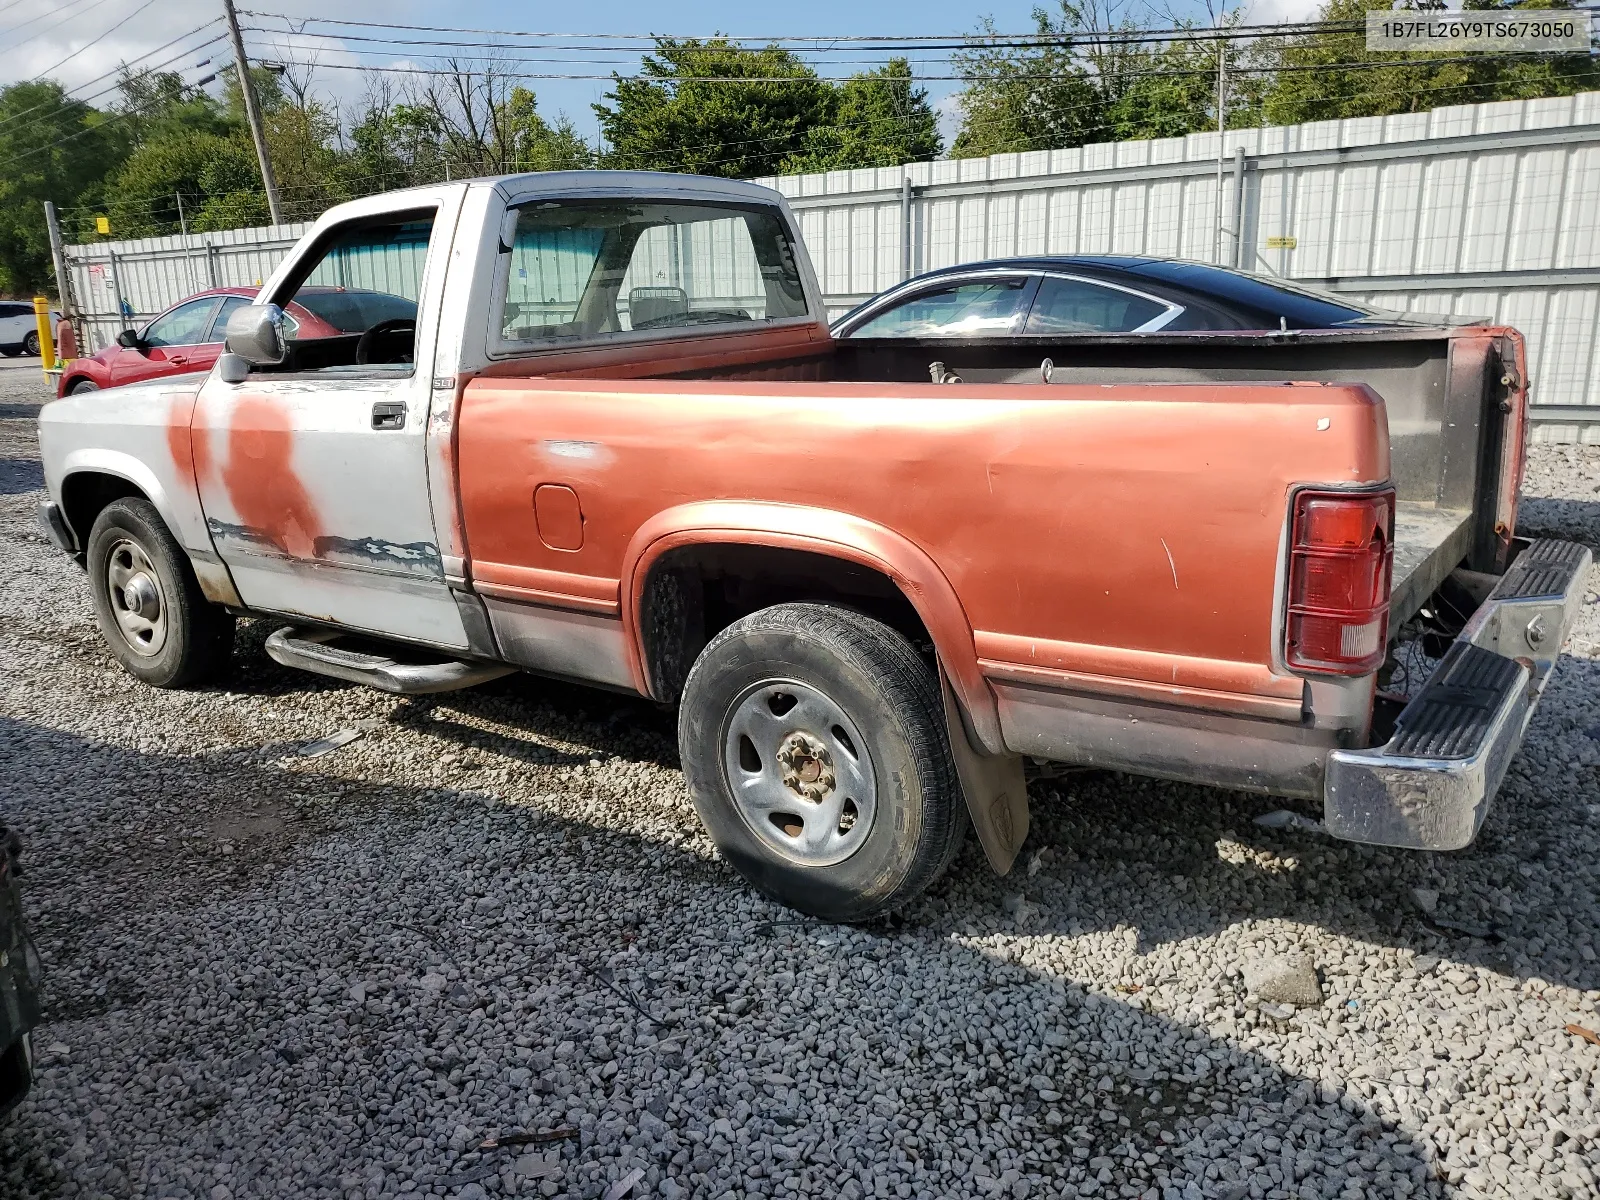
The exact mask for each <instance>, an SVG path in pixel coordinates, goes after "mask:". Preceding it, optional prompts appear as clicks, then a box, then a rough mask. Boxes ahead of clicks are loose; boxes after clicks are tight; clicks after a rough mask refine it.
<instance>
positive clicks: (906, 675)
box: [678, 604, 967, 921]
mask: <svg viewBox="0 0 1600 1200" xmlns="http://www.w3.org/2000/svg"><path fill="white" fill-rule="evenodd" d="M946 738H947V734H946V731H945V724H944V711H943V707H942V702H941V699H940V695H939V682H938V677H937V675H936V673H935V672H934V671H933V670H932V668H930V667H929V666H928V664H926V663H925V662H924V661H923V660H922V659H921V658H920V657H918V655H917V653H916V651H915V650H913V649H912V648H911V644H910V643H909V642H907V641H906V639H905V638H904V637H902V636H901V635H900V634H899V633H897V632H896V631H895V630H893V629H891V628H889V626H887V625H884V624H883V623H882V622H879V621H876V620H873V619H871V618H870V617H864V616H861V615H859V614H857V613H853V612H849V611H846V610H844V609H839V608H834V607H831V606H828V605H822V604H781V605H777V606H775V607H773V608H767V609H763V610H761V611H760V612H757V613H752V614H751V615H750V616H748V617H745V618H743V619H741V620H739V621H736V622H734V623H733V624H732V625H730V626H728V628H726V629H724V630H723V631H722V632H721V633H719V634H718V635H717V636H716V637H715V638H713V639H712V640H711V642H710V644H709V645H708V646H706V648H705V650H704V651H702V652H701V654H700V657H699V658H698V659H697V660H696V661H695V664H694V667H693V669H692V670H691V671H690V673H689V678H688V681H687V682H686V683H685V685H684V692H683V702H682V707H681V708H680V710H679V718H678V745H679V750H680V753H681V756H682V759H683V770H684V776H685V778H686V780H687V781H688V784H689V791H690V794H691V795H692V797H693V799H694V804H695V808H696V810H697V811H698V812H699V814H700V819H701V820H702V821H703V822H704V823H705V826H706V829H707V830H708V831H709V832H710V834H711V837H712V839H713V840H714V841H715V842H716V843H717V848H718V849H719V850H721V852H722V854H723V856H724V857H726V858H727V860H728V861H729V862H730V863H731V864H732V865H733V867H734V868H735V869H736V870H737V871H738V872H739V873H740V874H741V875H743V876H744V877H745V878H746V879H747V880H749V881H750V883H751V884H752V885H754V886H755V887H756V888H757V889H758V890H759V891H761V892H763V893H765V894H766V895H768V896H770V897H772V898H773V899H774V900H777V901H779V902H780V903H782V904H786V905H788V906H789V907H791V908H796V909H799V910H800V911H802V912H806V913H810V914H812V915H814V916H818V917H822V918H825V919H827V920H831V921H861V920H866V919H868V918H870V917H874V916H877V915H879V914H881V913H885V912H889V911H892V910H893V909H896V908H899V907H902V906H903V905H905V904H907V903H909V902H910V901H911V900H913V899H915V898H916V896H917V895H919V894H920V893H921V892H922V891H923V889H924V888H926V887H927V886H928V885H929V884H930V883H932V882H933V881H934V879H936V878H937V877H938V876H939V874H940V872H942V871H943V870H944V868H945V866H946V865H947V864H948V863H949V862H950V860H951V859H952V858H953V857H954V856H955V852H956V850H957V849H958V848H959V846H960V842H961V838H962V835H963V834H964V833H965V831H966V821H967V816H966V808H965V805H964V803H963V801H962V797H961V790H960V785H959V784H958V783H957V781H956V775H955V768H954V766H953V764H952V762H951V759H950V749H949V746H948V744H947V740H946Z"/></svg>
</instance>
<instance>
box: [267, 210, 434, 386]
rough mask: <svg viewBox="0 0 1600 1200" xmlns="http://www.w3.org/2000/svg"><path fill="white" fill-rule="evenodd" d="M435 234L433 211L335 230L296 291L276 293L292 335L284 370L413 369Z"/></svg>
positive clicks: (382, 371)
mask: <svg viewBox="0 0 1600 1200" xmlns="http://www.w3.org/2000/svg"><path fill="white" fill-rule="evenodd" d="M432 233H433V214H432V213H426V214H419V213H407V214H403V215H401V216H398V217H395V218H387V219H384V220H380V221H360V222H353V223H352V224H351V225H349V226H347V227H345V228H343V229H339V230H336V231H335V232H334V234H333V236H332V237H331V238H330V239H328V240H327V241H326V242H324V244H323V246H322V253H321V254H320V255H318V256H317V257H316V259H315V260H314V261H313V262H312V263H311V264H310V265H309V269H308V270H307V272H306V274H305V275H304V276H302V278H301V279H300V282H299V283H298V284H296V285H295V286H294V290H293V291H292V292H289V293H287V294H286V295H284V296H282V297H280V298H279V300H278V303H279V304H281V305H282V306H283V308H284V310H285V313H286V321H285V326H284V328H285V333H286V334H287V336H288V337H289V339H290V340H291V342H292V346H291V350H290V356H289V361H288V362H287V363H285V364H284V367H285V369H287V370H291V371H296V372H303V371H338V372H340V373H345V374H347V373H349V372H350V371H352V370H359V371H360V372H361V373H363V374H366V373H378V374H400V373H409V372H410V371H411V370H412V369H413V359H414V357H415V342H416V329H417V299H418V297H419V296H420V295H421V294H422V274H423V268H424V267H425V265H426V263H427V258H428V242H429V238H430V237H431V236H432Z"/></svg>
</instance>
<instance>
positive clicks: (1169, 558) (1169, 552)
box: [1160, 538, 1178, 591]
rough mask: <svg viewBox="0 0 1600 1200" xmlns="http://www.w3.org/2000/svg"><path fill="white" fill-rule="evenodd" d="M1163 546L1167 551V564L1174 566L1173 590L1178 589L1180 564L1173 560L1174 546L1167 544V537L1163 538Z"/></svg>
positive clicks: (1161, 540)
mask: <svg viewBox="0 0 1600 1200" xmlns="http://www.w3.org/2000/svg"><path fill="white" fill-rule="evenodd" d="M1160 542H1161V548H1162V549H1163V550H1165V551H1166V552H1167V566H1168V567H1170V568H1172V590H1173V591H1177V590H1178V564H1177V563H1175V562H1173V561H1172V547H1171V546H1169V545H1167V539H1166V538H1161V539H1160Z"/></svg>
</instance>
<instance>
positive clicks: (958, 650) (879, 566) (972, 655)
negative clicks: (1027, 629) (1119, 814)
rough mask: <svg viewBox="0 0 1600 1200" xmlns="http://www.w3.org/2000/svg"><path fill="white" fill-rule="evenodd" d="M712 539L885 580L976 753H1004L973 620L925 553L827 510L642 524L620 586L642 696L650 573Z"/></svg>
mask: <svg viewBox="0 0 1600 1200" xmlns="http://www.w3.org/2000/svg"><path fill="white" fill-rule="evenodd" d="M717 542H722V543H734V544H740V545H754V546H771V547H774V548H776V549H783V550H804V551H809V552H811V553H814V554H825V555H828V556H830V557H833V558H839V559H843V560H845V561H848V562H854V563H857V564H859V565H861V566H864V567H867V568H869V569H871V570H874V571H877V572H879V573H880V574H882V575H885V576H887V577H888V578H889V579H890V580H892V581H893V582H894V585H895V586H896V587H897V588H899V589H900V591H901V593H902V594H903V595H904V596H905V598H906V600H907V601H909V602H910V604H911V606H912V607H913V608H914V609H916V611H917V615H918V616H919V617H920V618H921V619H922V623H923V625H925V626H926V627H927V630H928V633H929V635H930V636H931V637H932V638H933V643H934V647H935V649H936V650H937V652H938V655H939V661H940V662H941V663H942V664H943V665H944V669H945V671H946V672H947V673H948V675H949V679H950V685H951V687H952V689H953V690H954V691H955V694H956V699H957V700H958V701H959V702H960V704H961V707H962V709H963V710H964V712H965V713H966V716H967V718H968V720H970V722H971V725H972V733H973V735H974V736H975V737H976V738H977V740H978V742H979V743H980V744H981V747H982V748H983V749H984V750H986V751H987V752H989V753H990V754H1004V753H1007V751H1006V747H1005V741H1004V739H1003V737H1002V735H1001V732H1000V715H999V711H998V709H997V707H996V704H995V699H994V694H993V693H992V692H991V691H990V690H989V685H988V684H987V683H986V682H985V681H984V679H983V675H982V673H981V672H980V671H979V669H978V655H977V651H976V649H975V647H974V645H973V640H972V623H971V622H970V621H969V620H968V619H967V614H966V612H965V610H964V609H963V608H962V607H961V601H960V600H959V599H958V598H957V596H956V592H955V588H953V587H952V586H951V584H950V581H949V579H947V578H946V577H945V575H944V572H943V571H941V570H940V569H939V567H938V565H937V564H936V563H935V562H934V561H933V559H932V558H930V557H929V556H928V555H927V553H926V552H925V551H923V550H922V549H921V548H920V547H918V546H917V545H915V544H914V543H912V542H910V541H908V540H907V539H906V538H904V537H902V536H901V535H900V534H897V533H895V532H893V531H892V530H889V529H886V528H884V527H883V526H881V525H878V524H875V523H874V522H871V521H868V520H865V519H863V518H861V517H857V516H852V515H851V514H849V513H841V512H834V511H832V510H830V509H822V508H811V507H805V506H801V505H794V504H774V503H766V502H759V501H744V500H709V501H704V502H700V503H695V504H683V505H679V506H678V507H676V508H669V509H667V510H666V511H664V512H661V513H657V514H656V515H655V516H654V517H652V518H651V519H650V520H649V521H647V522H645V524H644V525H643V526H641V527H640V528H639V531H638V532H637V533H635V534H634V536H633V540H632V541H631V542H630V543H629V544H628V551H627V554H626V556H625V557H624V559H623V563H622V589H621V591H622V628H623V634H624V636H625V637H626V639H627V647H628V660H629V661H628V667H629V671H630V672H631V674H632V676H633V682H634V686H635V687H636V688H638V689H639V691H640V692H642V693H644V694H645V695H650V694H652V693H651V685H650V680H649V672H648V671H647V670H646V669H645V655H644V641H643V637H642V635H641V631H640V621H639V610H640V606H641V603H642V601H643V598H644V588H645V584H646V582H647V581H648V580H649V578H650V569H651V567H652V566H653V565H654V564H655V563H656V561H657V560H658V559H659V558H660V557H661V556H662V555H663V554H666V553H667V552H668V551H671V550H677V549H680V548H682V547H685V546H693V545H705V544H709V543H717Z"/></svg>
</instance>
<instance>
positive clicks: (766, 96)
mask: <svg viewBox="0 0 1600 1200" xmlns="http://www.w3.org/2000/svg"><path fill="white" fill-rule="evenodd" d="M640 74H641V75H642V76H643V78H637V79H628V78H623V77H622V76H621V75H614V76H613V77H612V78H613V84H612V89H611V91H609V92H607V93H606V97H605V98H606V100H608V101H609V102H610V103H608V104H596V105H595V106H594V111H595V114H596V116H598V117H599V118H600V128H601V129H602V131H603V132H604V133H605V138H606V141H607V142H609V143H610V150H609V151H608V152H607V153H606V154H605V156H604V158H603V162H602V165H604V166H607V167H617V168H630V169H636V170H647V171H689V172H694V173H696V174H700V175H722V176H727V177H729V178H733V179H748V178H750V177H752V176H758V175H774V174H777V173H778V172H779V171H781V170H782V169H783V168H784V164H785V163H787V162H788V161H790V160H791V159H797V158H799V157H800V156H803V155H804V154H805V153H806V139H807V135H808V133H809V131H810V130H811V129H812V128H813V127H814V126H818V125H827V124H830V123H831V122H832V120H833V114H834V111H835V110H834V101H835V97H834V94H833V91H832V87H831V85H830V84H828V83H827V82H826V81H824V80H821V79H819V78H817V74H816V72H815V71H813V70H812V69H811V68H810V67H808V66H806V65H805V63H803V62H801V61H800V60H799V59H798V58H797V57H796V56H795V55H793V54H791V53H789V52H788V51H787V50H782V49H779V48H778V47H777V46H767V47H764V48H762V49H759V50H751V49H747V48H745V47H742V46H736V45H734V44H733V43H732V42H730V41H728V40H727V39H726V38H720V37H718V38H712V39H710V40H706V41H702V40H700V39H696V38H689V39H685V40H681V41H680V40H677V39H673V38H657V39H656V46H655V52H654V53H652V54H647V55H645V56H644V60H643V62H642V63H641V64H640Z"/></svg>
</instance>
